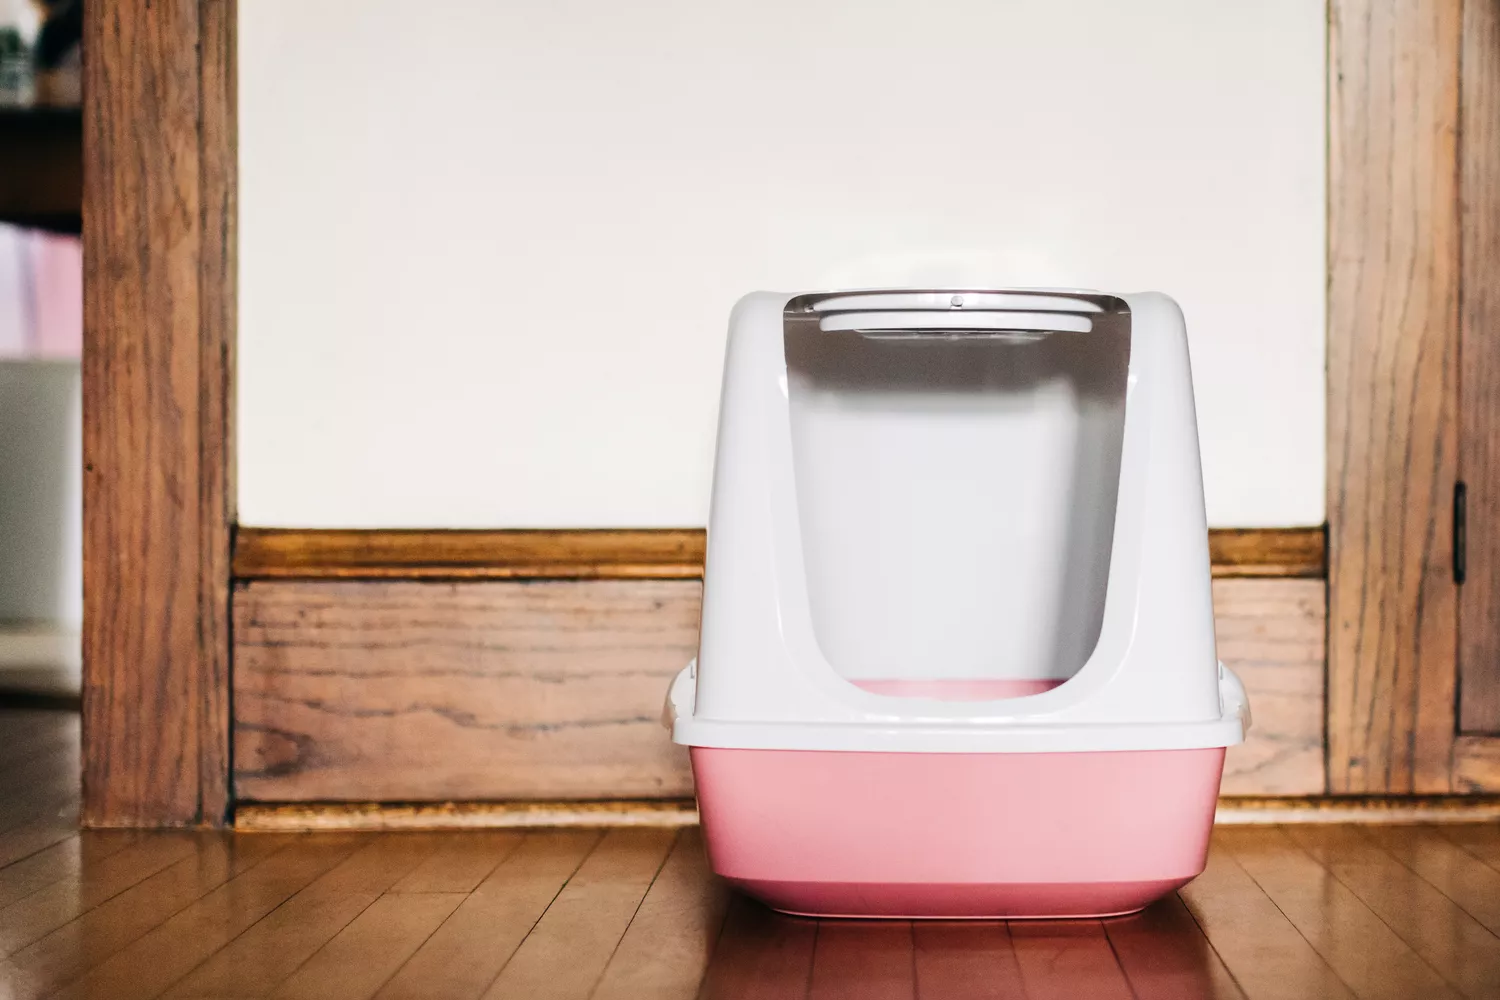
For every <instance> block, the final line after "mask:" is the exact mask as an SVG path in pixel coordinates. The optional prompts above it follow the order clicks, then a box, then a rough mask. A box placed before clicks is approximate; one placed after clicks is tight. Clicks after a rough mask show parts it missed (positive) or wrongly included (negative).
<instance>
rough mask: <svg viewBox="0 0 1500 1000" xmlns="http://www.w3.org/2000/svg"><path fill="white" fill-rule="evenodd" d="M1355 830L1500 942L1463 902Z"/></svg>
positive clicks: (1490, 929) (1382, 846) (1372, 839)
mask: <svg viewBox="0 0 1500 1000" xmlns="http://www.w3.org/2000/svg"><path fill="white" fill-rule="evenodd" d="M1355 830H1356V832H1357V833H1358V834H1359V836H1360V837H1361V838H1363V839H1364V841H1365V842H1366V843H1367V844H1369V845H1370V846H1372V847H1374V848H1375V849H1376V850H1378V851H1379V852H1380V853H1382V854H1384V855H1385V856H1386V857H1388V858H1390V859H1391V860H1392V861H1394V862H1395V863H1396V864H1398V865H1400V866H1401V867H1402V868H1405V869H1406V870H1407V871H1409V872H1411V873H1412V875H1413V876H1415V877H1416V878H1417V879H1418V880H1419V881H1421V882H1422V883H1423V884H1424V885H1427V886H1428V887H1430V888H1431V889H1432V891H1433V892H1436V893H1437V894H1438V895H1439V896H1442V897H1443V898H1444V899H1446V900H1447V901H1448V902H1450V903H1452V904H1453V905H1454V906H1456V907H1458V908H1459V909H1460V910H1461V911H1463V913H1464V915H1465V916H1467V917H1468V918H1469V919H1470V920H1472V921H1474V923H1476V924H1478V925H1479V926H1480V927H1483V928H1484V929H1485V932H1486V933H1488V934H1489V935H1490V937H1492V938H1494V939H1495V940H1496V942H1500V934H1496V933H1495V931H1494V930H1493V929H1492V928H1491V927H1490V926H1489V925H1487V924H1486V923H1485V922H1484V921H1483V920H1481V919H1479V917H1478V916H1477V915H1476V914H1474V913H1472V912H1470V910H1469V908H1468V907H1467V906H1465V905H1464V904H1463V903H1462V902H1461V901H1459V900H1457V899H1454V898H1453V897H1452V896H1450V895H1449V894H1448V893H1447V892H1446V891H1444V889H1443V887H1442V886H1440V885H1438V884H1437V883H1435V882H1433V881H1432V880H1431V879H1429V878H1428V877H1427V876H1426V875H1423V874H1422V873H1421V872H1420V871H1418V870H1417V869H1415V868H1413V867H1412V866H1411V865H1409V864H1407V863H1406V860H1405V859H1404V858H1402V857H1401V856H1399V855H1397V854H1396V853H1395V852H1393V851H1390V850H1387V849H1386V846H1385V845H1384V844H1382V843H1380V842H1379V841H1377V840H1375V839H1374V838H1372V837H1371V836H1370V835H1369V834H1368V833H1366V832H1365V831H1364V830H1363V829H1362V828H1360V827H1355ZM1334 878H1338V876H1337V875H1335V876H1334ZM1402 940H1405V938H1403V939H1402Z"/></svg>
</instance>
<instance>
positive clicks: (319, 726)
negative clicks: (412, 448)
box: [234, 579, 1324, 802]
mask: <svg viewBox="0 0 1500 1000" xmlns="http://www.w3.org/2000/svg"><path fill="white" fill-rule="evenodd" d="M700 595H701V586H700V584H699V583H697V582H695V581H687V580H680V581H679V580H587V581H585V580H575V581H536V582H521V581H476V582H448V583H439V582H387V581H263V582H253V583H249V584H241V585H240V586H239V588H238V590H237V592H236V599H235V613H234V620H235V702H234V705H235V793H236V796H237V797H238V798H239V799H241V800H249V801H261V802H338V801H343V802H380V801H384V802H433V801H446V800H453V801H460V802H462V801H478V800H534V801H535V800H541V801H547V800H552V801H556V800H568V799H573V800H607V799H669V798H677V797H681V796H687V795H691V793H692V780H691V776H690V774H689V772H688V768H687V759H686V755H685V754H684V753H683V751H682V750H681V749H680V748H677V747H674V746H672V745H671V744H670V743H669V742H668V740H667V734H666V733H665V732H664V731H663V730H662V728H661V725H660V721H659V720H660V715H661V705H662V701H663V698H664V696H665V694H666V689H667V685H668V683H669V681H670V679H671V677H672V676H673V674H675V673H676V671H677V670H679V669H681V667H682V665H683V664H685V663H686V662H687V661H688V660H689V659H690V658H691V657H692V656H693V654H694V652H695V647H696V645H697V627H698V608H699V601H700ZM1214 601H1215V605H1216V608H1217V612H1218V621H1219V643H1220V646H1219V649H1220V656H1221V658H1223V659H1224V660H1225V662H1227V663H1229V664H1231V665H1232V666H1233V667H1234V668H1235V669H1236V670H1237V671H1238V672H1239V674H1240V676H1241V677H1242V678H1243V679H1244V681H1245V684H1246V687H1247V688H1248V689H1249V691H1250V696H1251V702H1252V705H1253V706H1254V712H1255V727H1254V729H1253V731H1252V733H1251V738H1250V740H1249V742H1247V743H1246V744H1245V746H1243V747H1239V748H1236V749H1235V750H1233V751H1232V752H1231V753H1230V756H1229V762H1228V765H1227V771H1226V776H1225V784H1224V787H1225V791H1226V793H1229V794H1236V795H1300V794H1318V793H1321V792H1322V791H1323V790H1324V784H1323V758H1322V735H1323V701H1322V692H1323V688H1322V683H1323V681H1322V677H1323V673H1322V670H1323V660H1322V648H1323V647H1322V642H1323V622H1324V618H1323V597H1322V584H1321V583H1320V582H1319V581H1316V580H1297V579H1288V580H1247V579H1241V580H1219V581H1216V582H1215V584H1214Z"/></svg>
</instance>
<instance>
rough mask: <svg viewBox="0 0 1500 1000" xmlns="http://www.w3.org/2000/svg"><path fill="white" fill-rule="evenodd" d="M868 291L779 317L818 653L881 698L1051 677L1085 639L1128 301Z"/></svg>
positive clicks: (1019, 687) (971, 692)
mask: <svg viewBox="0 0 1500 1000" xmlns="http://www.w3.org/2000/svg"><path fill="white" fill-rule="evenodd" d="M915 297H916V296H911V295H908V296H906V298H908V299H910V298H915ZM1022 297H1023V296H1009V298H1022ZM876 298H878V296H875V295H867V294H861V295H860V296H859V297H858V301H857V302H852V303H851V308H849V309H848V310H847V311H844V312H837V311H833V310H826V309H819V312H818V313H817V314H814V315H807V314H806V313H807V312H811V310H808V309H807V307H803V309H802V310H798V314H795V315H794V313H793V310H792V309H789V310H788V317H787V323H786V334H785V346H786V358H787V385H788V393H789V403H790V407H791V430H792V454H793V467H794V474H795V477H796V492H797V510H798V517H799V520H800V524H801V529H802V545H803V553H802V555H803V563H804V569H805V572H806V577H807V590H808V600H809V605H810V611H811V615H812V623H813V629H814V632H815V634H816V636H817V639H818V643H819V645H820V647H821V648H822V651H823V654H824V656H825V658H826V659H827V660H828V662H829V663H830V664H831V665H832V666H833V668H834V669H835V670H836V671H837V672H838V673H839V674H840V675H841V676H843V677H844V678H845V679H847V680H849V681H850V682H851V683H853V684H855V685H857V686H859V687H861V688H863V689H865V690H867V691H870V692H872V693H875V694H880V695H888V696H892V697H907V698H910V697H920V698H938V699H942V700H952V701H973V700H996V699H1000V698H1013V697H1020V696H1023V695H1028V694H1037V693H1040V692H1042V691H1046V690H1049V689H1051V688H1053V687H1056V686H1058V685H1059V684H1062V683H1063V682H1065V681H1066V680H1067V679H1068V678H1070V677H1072V676H1073V674H1074V673H1076V672H1077V671H1078V669H1079V668H1080V667H1082V666H1083V664H1084V662H1085V661H1086V660H1087V659H1088V657H1089V655H1090V654H1091V653H1092V652H1093V649H1094V646H1095V645H1096V644H1097V642H1098V639H1099V629H1100V625H1101V622H1102V620H1103V614H1104V598H1105V590H1106V584H1107V581H1108V575H1109V558H1110V547H1111V543H1112V541H1113V534H1114V515H1115V501H1116V495H1117V491H1118V483H1119V472H1120V446H1121V440H1122V436H1123V429H1124V416H1125V389H1126V376H1127V369H1128V363H1129V349H1130V334H1129V318H1128V314H1126V313H1124V312H1123V309H1122V310H1121V311H1119V312H1105V311H1101V309H1100V307H1099V306H1098V305H1091V304H1090V303H1084V302H1080V301H1078V300H1075V299H1069V298H1064V297H1061V296H1058V297H1055V298H1053V297H1045V298H1046V300H1047V301H1050V302H1053V303H1061V305H1054V306H1052V307H1051V308H1052V309H1055V310H1057V311H1056V312H1049V311H1048V310H1047V308H1046V307H1045V306H1046V303H1045V302H1043V306H1044V307H1043V308H1041V309H1037V308H1036V302H1038V301H1041V300H1042V299H1043V298H1044V297H1043V296H1037V295H1027V296H1024V298H1025V299H1026V300H1027V304H1028V306H1029V308H1028V309H1027V310H1026V311H1022V310H1020V309H1012V310H1007V309H1004V308H999V307H997V308H993V309H990V310H987V311H986V312H985V314H984V315H983V316H982V317H980V316H976V315H975V313H973V312H970V313H968V314H967V315H965V316H955V315H954V312H953V311H942V312H933V311H924V310H920V309H918V310H911V311H904V312H903V311H896V310H890V309H884V310H882V309H881V308H880V304H879V303H872V302H870V301H869V300H872V299H876ZM996 298H997V300H1001V299H1006V298H1007V296H1005V295H999V296H997V297H996ZM973 301H974V298H973V297H971V299H970V302H971V303H972V302H973ZM794 304H795V303H794ZM1003 304H1004V303H1003V302H1001V303H1000V305H1003ZM1085 306H1087V307H1088V308H1087V309H1085V308H1080V307H1085ZM1066 309H1076V310H1077V312H1079V313H1083V312H1093V313H1095V315H1077V314H1076V313H1074V312H1064V311H1063V310H1066Z"/></svg>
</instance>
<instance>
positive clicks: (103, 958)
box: [17, 844, 292, 996]
mask: <svg viewBox="0 0 1500 1000" xmlns="http://www.w3.org/2000/svg"><path fill="white" fill-rule="evenodd" d="M291 846H292V845H291V844H287V845H284V846H282V847H278V848H277V849H276V850H274V851H271V852H269V853H268V854H266V855H265V857H263V858H260V859H259V860H257V861H254V862H251V863H250V864H249V865H247V866H246V867H245V868H244V869H243V870H242V871H237V872H234V873H232V874H229V875H228V876H227V877H226V878H224V880H223V881H221V882H216V883H215V884H213V885H211V886H209V887H208V888H207V889H206V890H205V891H204V892H202V893H200V894H199V895H197V896H195V897H193V898H192V899H190V900H188V901H187V902H186V903H184V904H183V905H182V906H180V907H178V908H177V909H176V910H173V911H172V912H171V913H169V914H167V915H166V916H165V917H163V918H162V919H161V920H158V921H157V922H156V923H155V924H153V925H152V926H150V927H147V928H146V929H145V930H143V931H141V933H139V934H137V935H136V936H135V937H133V938H131V939H130V940H129V941H126V942H124V943H122V944H121V945H120V946H119V947H118V948H116V949H114V950H113V951H111V952H109V953H108V954H106V955H100V956H99V957H98V958H97V960H95V961H93V962H91V963H90V964H89V965H86V966H82V967H80V968H79V969H78V970H76V971H77V975H74V976H72V977H70V978H68V979H65V980H62V981H61V982H58V983H55V984H53V987H52V989H53V990H58V989H61V988H63V987H66V986H70V985H72V984H73V983H76V982H77V981H78V980H80V979H83V978H84V977H85V976H87V975H88V974H89V973H91V972H93V971H94V970H95V969H97V968H98V967H99V966H101V965H103V964H104V963H105V962H108V961H109V960H110V959H111V958H113V957H115V956H116V955H118V954H119V953H120V952H122V951H124V950H125V949H126V948H129V947H130V946H131V945H133V944H135V943H136V942H137V941H140V940H141V939H142V938H144V937H146V936H147V935H148V934H150V933H152V932H153V931H155V930H156V929H157V928H158V927H161V926H162V925H163V924H165V923H167V922H168V921H170V920H172V919H173V918H174V917H176V916H177V915H178V914H180V913H182V912H183V911H184V910H187V909H190V908H191V907H193V906H194V905H196V904H197V903H198V902H200V901H201V900H203V899H205V898H206V897H208V896H210V895H212V894H213V893H215V892H217V891H219V889H221V888H223V887H224V886H226V885H228V884H229V883H230V882H233V881H234V880H235V879H237V878H239V877H240V876H241V875H244V874H246V873H247V872H250V871H253V870H254V869H255V868H258V867H259V866H260V865H263V864H265V863H266V862H267V861H269V860H270V859H271V858H274V857H275V856H276V855H278V854H280V853H281V852H282V851H285V850H286V849H287V848H289V847H291ZM191 858H192V856H189V857H187V858H182V859H180V860H178V861H176V862H173V864H172V865H168V866H167V868H163V869H162V871H166V870H167V869H168V868H172V867H174V866H175V865H178V864H181V863H182V862H183V861H187V860H190V859H191ZM156 874H158V875H159V874H161V872H157V873H156ZM150 877H154V876H148V878H150ZM145 881H146V879H141V881H140V882H137V883H136V884H135V885H133V886H131V887H130V889H134V888H135V887H136V886H138V885H140V884H141V883H143V882H145ZM130 889H126V890H125V891H126V892H129V891H130ZM111 898H113V897H111ZM106 902H107V900H106ZM100 905H103V904H102V903H101V904H100ZM90 912H92V910H85V911H84V912H83V913H80V914H79V915H78V916H76V917H74V918H73V919H72V920H70V921H68V923H66V924H63V925H62V926H61V927H57V928H54V929H53V930H52V931H49V932H48V934H47V935H44V936H43V937H40V938H38V939H37V941H34V942H32V943H33V944H36V943H37V942H40V941H44V940H46V938H47V937H50V936H51V935H52V934H56V933H57V932H58V931H60V930H62V929H63V928H65V927H67V926H68V925H69V924H74V923H77V922H78V921H80V920H82V919H83V918H84V917H86V916H88V914H89V913H90ZM28 947H30V946H29V945H28ZM17 954H19V953H17ZM177 982H178V980H173V981H172V982H171V983H169V984H167V987H166V989H163V990H162V991H161V993H158V994H157V996H160V995H161V994H162V993H166V992H167V991H168V990H170V989H171V988H172V987H173V986H176V985H177Z"/></svg>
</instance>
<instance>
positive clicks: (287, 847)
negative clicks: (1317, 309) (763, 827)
mask: <svg viewBox="0 0 1500 1000" xmlns="http://www.w3.org/2000/svg"><path fill="white" fill-rule="evenodd" d="M77 737H78V724H77V717H76V715H73V714H70V713H67V712H57V711H41V710H28V711H18V710H14V709H3V708H0V998H4V1000H40V998H43V997H66V998H94V997H99V998H109V1000H150V998H154V997H167V998H174V1000H238V998H251V997H277V998H294V997H309V998H317V1000H364V998H370V997H379V998H383V1000H392V998H424V1000H443V998H470V1000H472V998H478V997H525V998H542V997H555V998H578V1000H583V998H587V997H594V998H601V1000H623V998H680V1000H690V998H692V997H695V996H702V997H705V998H755V1000H774V998H780V997H797V998H806V997H811V998H833V997H850V998H860V1000H879V998H886V997H891V998H913V1000H915V998H919V997H920V998H923V1000H933V998H951V1000H959V998H999V997H1024V998H1029V1000H1050V998H1070V1000H1071V998H1114V997H1120V998H1125V997H1137V998H1142V1000H1150V998H1183V1000H1190V998H1204V997H1244V998H1249V1000H1277V998H1321V997H1345V998H1347V997H1358V998H1367V1000H1386V998H1405V997H1420V998H1428V997H1433V998H1445V997H1447V998H1452V997H1468V998H1471V1000H1494V998H1500V936H1497V935H1500V825H1496V824H1493V823H1491V824H1482V825H1472V826H1426V827H1423V826H1411V827H1399V826H1361V827H1352V826H1308V825H1303V826H1289V827H1239V828H1224V829H1220V830H1218V831H1216V833H1215V835H1214V842H1213V851H1212V853H1211V855H1210V859H1209V865H1208V869H1207V870H1206V871H1205V872H1204V873H1203V875H1202V876H1201V877H1200V878H1198V879H1197V880H1195V881H1194V882H1193V883H1192V884H1191V885H1189V886H1187V887H1186V888H1185V889H1183V890H1182V892H1181V893H1180V894H1178V895H1174V896H1172V897H1171V898H1169V899H1166V900H1163V901H1162V902H1160V903H1158V904H1156V905H1155V906H1152V907H1150V908H1149V909H1148V910H1146V911H1145V912H1144V913H1141V914H1138V915H1136V916H1132V917H1122V918H1116V919H1111V920H1083V921H1053V922H1027V921H1011V922H1005V921H976V922H950V921H930V922H929V921H918V922H909V921H840V920H823V921H820V920H809V919H803V918H797V917H786V916H781V915H779V914H775V913H772V912H770V911H769V910H767V909H765V908H764V907H762V906H760V905H759V904H757V903H755V902H752V901H751V900H749V899H746V898H744V897H738V896H733V895H732V894H731V893H729V892H728V891H727V889H726V888H725V887H724V885H723V883H721V882H719V881H718V880H717V879H716V878H714V877H713V875H712V874H711V873H710V872H709V870H708V864H707V861H706V859H705V857H704V854H703V845H702V840H701V837H700V836H699V833H698V831H697V830H683V831H676V830H657V829H641V828H619V829H610V830H538V831H532V832H519V831H477V832H462V833H405V834H349V833H345V834H314V835H308V834H260V833H257V834H243V833H242V834H236V833H230V832H222V831H198V832H184V831H177V832H149V833H148V832H139V831H99V832H84V833H80V832H79V831H78V830H77V829H76V824H77V805H78V788H77V774H78V758H77Z"/></svg>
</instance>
